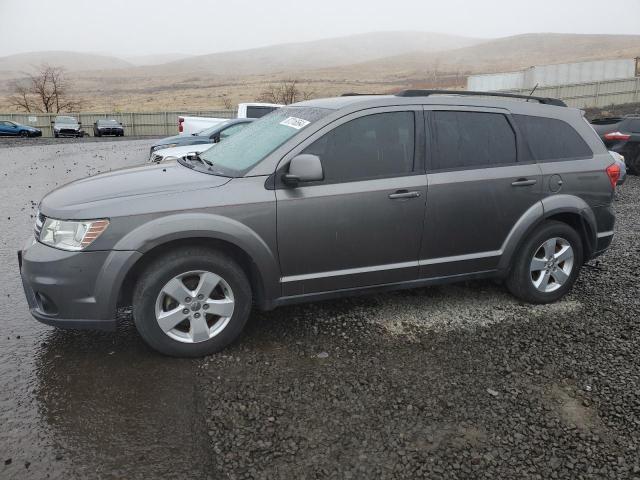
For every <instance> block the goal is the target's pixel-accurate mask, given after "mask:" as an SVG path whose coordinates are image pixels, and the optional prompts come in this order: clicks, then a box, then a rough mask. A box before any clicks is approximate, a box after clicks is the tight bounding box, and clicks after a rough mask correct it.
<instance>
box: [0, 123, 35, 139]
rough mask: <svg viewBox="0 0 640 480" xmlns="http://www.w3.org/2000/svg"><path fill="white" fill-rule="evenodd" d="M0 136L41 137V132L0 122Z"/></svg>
mask: <svg viewBox="0 0 640 480" xmlns="http://www.w3.org/2000/svg"><path fill="white" fill-rule="evenodd" d="M0 136H9V137H41V136H42V130H40V129H38V128H35V127H31V126H29V125H22V124H20V123H16V122H12V121H10V120H0Z"/></svg>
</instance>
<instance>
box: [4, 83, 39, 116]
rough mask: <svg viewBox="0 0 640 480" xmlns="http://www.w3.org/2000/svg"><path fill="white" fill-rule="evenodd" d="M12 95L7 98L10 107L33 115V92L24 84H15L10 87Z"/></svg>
mask: <svg viewBox="0 0 640 480" xmlns="http://www.w3.org/2000/svg"><path fill="white" fill-rule="evenodd" d="M9 89H10V91H11V92H12V93H11V95H10V96H9V97H8V98H7V100H8V102H9V106H11V107H16V108H18V109H20V110H24V111H25V112H27V113H31V112H32V111H34V110H35V108H36V107H35V105H34V102H33V99H32V98H31V91H30V90H29V88H28V85H26V84H25V83H24V82H17V81H16V82H13V83H12V84H11V85H10V86H9Z"/></svg>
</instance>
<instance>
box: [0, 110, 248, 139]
mask: <svg viewBox="0 0 640 480" xmlns="http://www.w3.org/2000/svg"><path fill="white" fill-rule="evenodd" d="M56 115H58V114H56V113H0V120H11V121H13V122H17V123H22V124H24V125H30V126H32V127H36V128H39V129H40V130H42V136H43V137H52V136H53V128H52V125H51V122H52V121H53V119H54V118H55V117H56ZM60 115H70V116H73V117H75V118H77V119H78V120H79V121H80V122H81V123H82V129H83V130H84V132H85V134H86V135H91V136H93V123H94V122H95V121H96V120H99V119H104V118H109V119H114V120H117V121H118V122H120V123H122V125H124V132H125V135H128V136H147V135H148V136H156V135H158V136H169V135H177V134H178V116H184V115H186V116H196V117H217V118H235V116H236V111H235V110H199V111H180V112H126V113H123V112H113V113H61V114H60Z"/></svg>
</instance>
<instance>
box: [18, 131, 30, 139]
mask: <svg viewBox="0 0 640 480" xmlns="http://www.w3.org/2000/svg"><path fill="white" fill-rule="evenodd" d="M20 136H21V137H22V138H27V137H28V136H29V132H27V131H26V130H21V131H20Z"/></svg>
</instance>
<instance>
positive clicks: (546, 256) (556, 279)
mask: <svg viewBox="0 0 640 480" xmlns="http://www.w3.org/2000/svg"><path fill="white" fill-rule="evenodd" d="M573 264H574V253H573V248H572V247H571V244H570V243H569V242H568V241H567V240H565V239H564V238H560V237H554V238H550V239H548V240H546V241H545V242H544V243H543V244H542V245H540V246H539V247H538V248H537V249H536V251H535V253H534V254H533V258H532V259H531V264H530V268H529V271H530V272H531V282H532V283H533V286H534V287H535V288H536V289H537V290H538V291H540V292H544V293H550V292H553V291H555V290H557V289H559V288H560V287H562V286H563V285H564V284H565V283H566V282H567V281H568V280H569V277H570V276H571V272H572V270H573Z"/></svg>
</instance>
